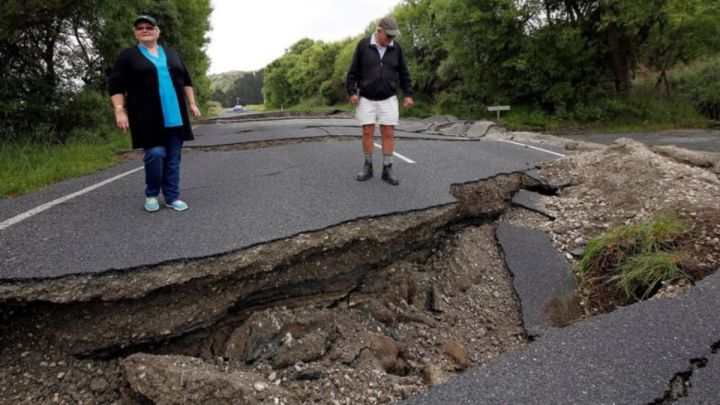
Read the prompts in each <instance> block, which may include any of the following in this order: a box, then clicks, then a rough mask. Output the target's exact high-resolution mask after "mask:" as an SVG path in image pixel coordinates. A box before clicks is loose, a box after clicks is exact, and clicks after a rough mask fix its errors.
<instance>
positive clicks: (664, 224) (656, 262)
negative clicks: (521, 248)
mask: <svg viewBox="0 0 720 405" xmlns="http://www.w3.org/2000/svg"><path fill="white" fill-rule="evenodd" d="M688 237H689V232H688V230H687V228H686V226H685V224H683V223H682V222H681V221H680V220H679V219H678V218H677V217H675V216H673V215H661V216H658V217H656V218H654V219H653V220H651V221H648V222H645V223H641V224H636V225H621V226H618V227H615V228H613V229H611V230H610V231H608V232H607V233H604V234H602V235H600V236H598V237H597V238H595V239H593V240H591V241H589V242H588V244H587V246H586V247H585V252H584V254H583V256H582V258H581V260H580V261H579V262H578V263H577V265H576V267H575V274H576V277H577V279H578V284H579V285H580V289H581V292H582V294H583V296H584V297H585V298H586V302H587V303H588V306H589V307H590V308H594V309H597V310H600V311H603V312H604V311H609V310H612V309H613V308H615V307H616V306H621V305H627V304H630V303H633V302H637V301H640V300H644V299H646V298H648V297H650V296H651V295H653V294H654V293H655V292H656V291H657V290H658V289H659V288H660V286H661V283H662V282H663V281H675V280H680V279H687V280H692V277H691V275H690V274H689V272H686V271H685V270H684V267H685V266H686V265H688V263H687V260H686V258H685V257H684V256H683V255H682V254H681V253H679V252H678V251H677V249H676V248H677V246H679V245H680V244H681V243H682V242H683V241H684V240H686V239H687V238H688Z"/></svg>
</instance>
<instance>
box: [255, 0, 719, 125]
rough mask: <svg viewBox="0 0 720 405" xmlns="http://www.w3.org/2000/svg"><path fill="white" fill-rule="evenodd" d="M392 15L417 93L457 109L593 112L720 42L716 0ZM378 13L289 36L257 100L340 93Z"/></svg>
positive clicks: (451, 3) (711, 103)
mask: <svg viewBox="0 0 720 405" xmlns="http://www.w3.org/2000/svg"><path fill="white" fill-rule="evenodd" d="M393 15H394V16H395V17H396V19H397V20H398V22H399V24H400V28H401V32H402V35H401V36H400V37H399V38H398V40H399V42H400V43H401V45H402V46H403V49H404V51H405V53H406V55H407V57H408V60H409V65H410V71H411V73H412V76H413V80H414V87H415V89H416V92H417V94H416V97H417V98H419V99H421V100H426V101H427V102H428V103H431V104H432V105H434V106H435V107H436V108H437V109H439V110H441V111H444V112H451V113H455V114H457V115H460V116H467V117H472V116H479V115H482V114H483V112H484V110H485V107H486V106H487V105H493V104H512V105H525V106H531V107H532V108H537V109H541V110H542V111H546V112H549V113H552V114H557V115H560V116H563V115H564V116H572V117H574V118H577V119H587V120H592V119H601V118H603V117H604V116H605V115H607V114H612V113H613V109H618V108H623V107H622V106H621V105H618V104H617V100H622V99H623V98H624V97H627V96H628V95H629V94H630V93H631V92H632V90H633V79H634V78H635V77H636V75H637V74H638V73H639V72H641V71H642V72H644V73H646V74H651V75H653V77H654V78H655V80H656V87H657V89H658V91H661V92H664V93H665V94H666V95H667V96H669V97H672V92H673V86H671V85H670V83H669V82H668V74H667V73H668V71H669V70H671V69H673V68H676V67H678V66H680V65H687V64H690V63H692V62H693V61H696V60H699V59H702V58H705V57H708V56H710V55H717V54H718V52H719V51H720V24H718V23H717V22H718V21H720V19H719V17H720V0H646V1H637V0H405V1H404V2H403V3H402V4H400V5H399V6H397V7H396V9H395V10H394V11H393ZM376 23H377V22H374V23H372V24H370V26H368V28H367V29H366V30H365V32H363V33H361V34H359V35H358V36H357V37H354V38H348V39H346V40H343V41H338V42H332V43H326V42H322V41H313V40H310V39H302V40H300V41H298V42H297V43H295V44H294V45H293V46H291V47H290V48H289V49H288V50H287V51H286V52H285V54H284V55H283V56H282V57H280V58H278V59H277V60H275V61H273V62H272V63H271V64H269V65H268V66H267V67H266V68H265V79H264V87H263V93H264V96H265V102H266V104H268V105H269V106H270V107H275V108H278V107H281V106H289V105H293V104H297V103H299V102H301V101H302V100H315V101H320V102H324V103H327V104H334V103H336V102H338V101H342V100H344V99H345V98H346V97H347V95H346V94H344V88H343V87H344V86H343V82H344V79H345V72H346V70H347V68H348V66H349V63H350V59H351V57H352V53H353V50H354V48H355V45H356V43H357V41H358V40H359V39H360V38H361V37H363V36H368V35H370V34H371V33H372V32H373V30H374V28H375V26H376ZM717 71H718V69H717V64H716V65H715V67H710V68H708V71H707V72H704V74H705V75H706V76H707V77H706V78H705V80H711V79H713V78H714V79H720V77H718V73H717ZM702 80H703V79H700V81H702ZM696 93H697V94H695V95H694V97H696V100H694V102H695V105H696V107H697V108H698V109H699V110H701V111H702V110H703V108H705V111H703V112H705V113H707V114H709V115H712V114H713V113H712V111H713V108H715V111H717V106H718V105H720V95H717V94H716V95H713V94H706V93H707V92H705V93H703V92H702V91H699V90H698V91H696ZM703 103H705V104H706V107H702V105H703ZM715 114H717V113H715ZM715 118H718V117H715Z"/></svg>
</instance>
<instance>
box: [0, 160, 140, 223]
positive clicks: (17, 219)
mask: <svg viewBox="0 0 720 405" xmlns="http://www.w3.org/2000/svg"><path fill="white" fill-rule="evenodd" d="M144 167H145V166H140V167H138V168H135V169H132V170H130V171H127V172H125V173H122V174H118V175H117V176H115V177H112V178H109V179H107V180H104V181H101V182H100V183H97V184H94V185H92V186H89V187H85V188H84V189H82V190H80V191H76V192H74V193H72V194H68V195H66V196H65V197H60V198H58V199H55V200H52V201H50V202H48V203H45V204H43V205H40V206H38V207H35V208H33V209H31V210H30V211H26V212H24V213H22V214H20V215H16V216H14V217H12V218H10V219H6V220H5V221H3V222H0V231H2V230H4V229H5V228H9V227H11V226H13V225H15V224H17V223H18V222H20V221H24V220H26V219H28V218H30V217H32V216H34V215H37V214H39V213H41V212H43V211H45V210H48V209H50V208H52V207H54V206H56V205H58V204H62V203H64V202H65V201H68V200H71V199H73V198H75V197H77V196H80V195H83V194H85V193H89V192H90V191H93V190H95V189H97V188H100V187H102V186H104V185H106V184H109V183H112V182H113V181H115V180H118V179H121V178H123V177H125V176H127V175H129V174H133V173H135V172H137V171H140V170H142V169H143V168H144Z"/></svg>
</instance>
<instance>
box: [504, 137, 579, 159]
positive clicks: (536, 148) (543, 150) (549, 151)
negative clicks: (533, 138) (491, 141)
mask: <svg viewBox="0 0 720 405" xmlns="http://www.w3.org/2000/svg"><path fill="white" fill-rule="evenodd" d="M498 140H499V141H500V142H507V143H511V144H513V145H519V146H524V147H526V148H530V149H535V150H539V151H541V152H545V153H549V154H551V155H555V156H560V157H566V156H567V155H563V154H562V153H557V152H553V151H551V150H547V149H543V148H538V147H536V146H530V145H526V144H524V143H520V142H513V141H508V140H505V139H498Z"/></svg>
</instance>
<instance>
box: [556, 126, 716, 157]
mask: <svg viewBox="0 0 720 405" xmlns="http://www.w3.org/2000/svg"><path fill="white" fill-rule="evenodd" d="M558 136H561V137H563V138H568V139H573V140H576V141H587V142H595V143H601V144H605V145H609V144H611V143H613V142H615V140H616V139H619V138H631V139H634V140H636V141H639V142H642V143H644V144H646V145H675V146H679V147H681V148H685V149H691V150H699V151H704V152H720V131H717V130H715V131H713V130H698V129H684V130H680V129H679V130H669V131H658V132H613V133H602V134H596V133H590V134H569V135H568V134H562V135H558Z"/></svg>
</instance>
